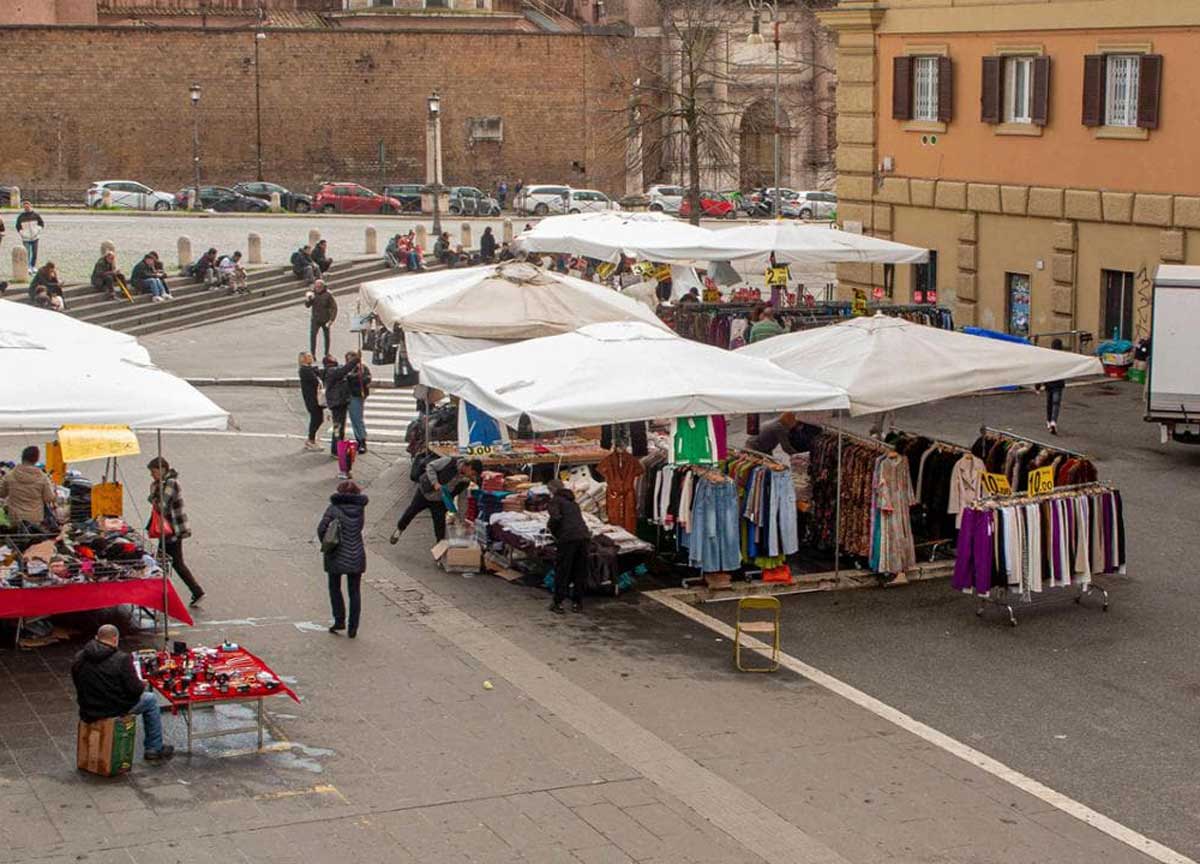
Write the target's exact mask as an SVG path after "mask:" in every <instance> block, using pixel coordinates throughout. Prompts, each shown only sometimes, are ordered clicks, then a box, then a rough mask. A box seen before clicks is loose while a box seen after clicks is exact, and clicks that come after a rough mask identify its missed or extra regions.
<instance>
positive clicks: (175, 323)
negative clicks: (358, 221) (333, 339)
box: [5, 257, 396, 336]
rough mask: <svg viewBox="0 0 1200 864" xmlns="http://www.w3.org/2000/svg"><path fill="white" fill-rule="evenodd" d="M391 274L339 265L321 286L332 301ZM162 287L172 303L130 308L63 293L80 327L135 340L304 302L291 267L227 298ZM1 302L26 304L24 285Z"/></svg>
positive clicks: (251, 280)
mask: <svg viewBox="0 0 1200 864" xmlns="http://www.w3.org/2000/svg"><path fill="white" fill-rule="evenodd" d="M395 272H396V271H392V270H388V268H387V266H386V264H385V263H384V260H383V259H382V258H374V257H373V258H369V259H368V258H360V259H356V260H350V261H338V262H337V263H335V264H334V265H333V267H331V268H330V270H329V272H327V273H326V274H325V285H326V287H327V288H328V289H329V290H330V291H331V292H332V293H333V294H335V295H346V294H351V293H354V292H356V291H357V290H358V286H359V285H360V284H361V283H362V282H365V281H369V280H371V279H381V278H384V277H386V276H388V275H389V274H392V273H395ZM167 287H168V289H169V290H170V292H171V293H172V294H173V295H174V296H175V299H174V300H166V301H163V302H161V303H153V302H151V300H150V295H149V294H134V295H133V302H132V303H130V302H129V301H128V300H125V299H124V298H123V297H121V299H119V300H108V299H105V297H104V295H103V294H101V293H99V292H98V291H95V290H94V289H93V288H92V286H91V285H89V284H86V283H81V284H75V285H67V286H65V287H64V288H63V299H64V301H65V302H66V306H67V309H66V311H67V314H69V315H70V316H72V317H73V318H78V319H79V320H80V321H87V322H89V323H91V324H99V325H100V326H102V327H108V328H111V329H113V330H121V331H123V332H125V333H131V334H133V335H135V336H142V335H147V334H150V333H166V332H170V331H174V330H185V329H187V328H189V327H199V326H200V325H202V324H214V323H217V322H219V321H228V320H230V319H233V318H242V317H245V316H247V315H255V314H257V313H259V312H269V311H272V310H275V309H283V308H286V307H288V306H294V305H298V304H300V303H303V302H304V293H305V292H306V291H308V290H309V286H308V285H306V284H305V283H304V281H303V280H302V279H297V278H296V277H295V276H294V275H293V274H292V268H291V267H264V268H256V269H254V270H252V271H250V272H249V273H248V278H247V280H246V289H247V291H246V293H245V294H230V293H229V291H228V289H225V288H222V289H219V290H215V291H210V290H209V289H208V288H206V287H205V286H204V285H203V284H198V283H197V282H195V281H194V280H193V279H191V278H188V277H185V276H171V277H170V278H168V279H167ZM5 297H6V298H7V299H9V300H15V301H17V302H21V303H28V302H29V292H28V290H27V289H26V286H25V285H9V288H8V293H7V294H6V295H5Z"/></svg>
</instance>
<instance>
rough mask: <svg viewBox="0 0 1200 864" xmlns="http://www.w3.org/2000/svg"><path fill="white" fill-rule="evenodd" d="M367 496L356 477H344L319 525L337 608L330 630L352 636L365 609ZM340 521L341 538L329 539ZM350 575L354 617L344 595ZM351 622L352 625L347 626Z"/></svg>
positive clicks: (331, 595)
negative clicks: (348, 611)
mask: <svg viewBox="0 0 1200 864" xmlns="http://www.w3.org/2000/svg"><path fill="white" fill-rule="evenodd" d="M367 500H368V499H367V496H366V495H364V494H362V489H360V488H359V486H358V484H357V483H355V482H354V481H353V480H343V481H342V482H341V483H339V484H338V486H337V492H335V493H334V494H333V495H331V496H329V506H328V507H327V508H325V515H324V516H322V517H321V522H320V524H318V525H317V538H318V539H319V540H320V541H321V551H322V552H323V553H324V556H325V575H326V577H327V578H328V580H329V606H330V608H331V611H332V612H333V624H332V625H330V627H329V632H330V633H340V632H341V631H342V630H345V631H346V635H347V636H349V637H350V638H351V639H353V638H355V637H356V636H358V620H359V612H360V610H361V596H362V595H361V591H360V588H361V586H362V577H363V574H364V573H365V572H367V548H366V544H365V543H364V542H363V528H364V527H365V524H366V512H365V511H366V507H367ZM335 521H336V522H337V525H338V527H337V542H336V543H331V542H329V541H330V540H331V539H332V538H329V537H328V532H329V529H330V525H332V524H333V523H334V522H335ZM343 576H345V577H346V593H348V594H349V595H350V617H349V620H347V617H346V601H345V599H344V598H343V597H342V577H343ZM347 624H349V627H347Z"/></svg>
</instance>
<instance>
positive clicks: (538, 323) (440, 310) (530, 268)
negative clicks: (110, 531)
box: [360, 261, 668, 369]
mask: <svg viewBox="0 0 1200 864" xmlns="http://www.w3.org/2000/svg"><path fill="white" fill-rule="evenodd" d="M360 298H361V301H362V306H363V308H364V309H366V310H368V311H370V312H373V313H374V314H375V315H376V316H378V318H379V319H380V320H381V321H382V322H383V323H384V325H385V326H387V327H389V328H391V327H396V326H399V327H400V328H401V329H402V330H403V331H404V338H405V345H406V347H407V353H408V357H409V362H410V363H411V364H412V365H413V366H414V367H415V368H417V369H420V368H422V367H423V366H424V364H425V363H427V362H428V361H430V360H433V359H436V358H438V357H445V356H453V355H456V354H462V353H466V352H468V351H477V350H481V349H483V348H489V347H495V346H498V345H502V344H505V343H508V342H512V341H515V340H520V339H534V338H538V337H541V336H553V335H557V334H560V333H567V332H570V331H571V330H574V329H576V328H578V327H581V326H583V325H585V324H596V323H603V322H609V321H640V322H642V323H644V324H646V325H648V326H651V327H655V328H658V329H660V330H663V331H668V328H667V326H666V325H665V324H663V323H662V322H661V321H660V320H659V319H658V317H657V316H656V315H655V314H654V313H653V312H652V311H651V310H650V309H647V308H646V306H645V305H644V304H642V303H640V302H638V301H637V300H635V299H634V298H633V297H628V296H626V295H624V294H621V293H619V292H617V291H613V290H611V289H609V288H606V287H604V286H602V285H597V284H595V283H593V282H587V281H584V280H583V279H576V278H574V277H572V276H566V275H563V274H561V273H555V272H552V271H548V270H545V269H543V268H541V267H536V266H534V265H533V264H530V263H526V262H521V261H513V262H508V263H505V264H499V265H491V264H489V265H486V266H483V267H469V268H465V269H461V270H443V271H439V272H435V273H426V274H421V275H417V276H398V277H392V278H390V279H380V280H377V281H374V282H367V283H365V284H363V286H362V288H361V289H360Z"/></svg>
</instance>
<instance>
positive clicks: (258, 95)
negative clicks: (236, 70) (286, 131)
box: [254, 0, 267, 183]
mask: <svg viewBox="0 0 1200 864" xmlns="http://www.w3.org/2000/svg"><path fill="white" fill-rule="evenodd" d="M266 38H267V34H266V33H264V32H263V8H262V0H258V29H257V30H255V32H254V157H255V163H256V164H257V167H258V174H257V176H256V178H255V179H256V180H258V182H259V183H261V182H262V179H263V170H262V79H261V76H260V75H259V71H258V62H259V50H258V43H259V42H262V41H263V40H264V39H266Z"/></svg>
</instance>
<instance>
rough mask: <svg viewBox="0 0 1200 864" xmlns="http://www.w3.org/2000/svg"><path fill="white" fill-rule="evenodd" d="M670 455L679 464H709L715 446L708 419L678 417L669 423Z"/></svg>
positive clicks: (715, 457) (715, 450)
mask: <svg viewBox="0 0 1200 864" xmlns="http://www.w3.org/2000/svg"><path fill="white" fill-rule="evenodd" d="M671 453H672V454H673V457H674V458H673V461H674V462H677V463H679V464H693V465H694V464H711V463H713V462H716V461H717V446H716V442H715V440H714V437H713V433H712V424H711V423H709V420H708V417H705V416H696V417H679V418H677V419H675V420H672V421H671Z"/></svg>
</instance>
